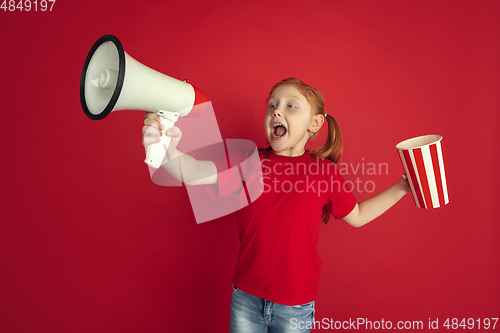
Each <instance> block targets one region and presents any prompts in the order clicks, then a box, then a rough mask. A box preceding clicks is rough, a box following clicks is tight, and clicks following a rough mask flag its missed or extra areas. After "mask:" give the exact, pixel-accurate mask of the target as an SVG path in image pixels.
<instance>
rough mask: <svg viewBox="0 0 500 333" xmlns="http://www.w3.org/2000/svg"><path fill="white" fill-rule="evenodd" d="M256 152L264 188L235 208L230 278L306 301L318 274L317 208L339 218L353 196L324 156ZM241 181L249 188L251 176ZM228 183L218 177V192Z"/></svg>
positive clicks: (264, 294) (287, 300)
mask: <svg viewBox="0 0 500 333" xmlns="http://www.w3.org/2000/svg"><path fill="white" fill-rule="evenodd" d="M259 156H260V161H261V167H262V175H263V185H264V187H263V192H262V194H261V195H260V196H259V197H258V198H257V200H255V201H253V202H251V203H250V204H249V205H248V206H246V207H244V208H242V209H240V210H239V211H237V212H236V217H237V220H238V236H239V239H240V248H239V252H238V259H237V262H236V268H235V271H234V275H233V280H232V282H233V284H234V285H235V286H236V287H237V288H239V289H241V290H243V291H244V292H247V293H249V294H252V295H255V296H257V297H260V298H263V299H266V300H269V301H272V302H275V303H279V304H285V305H298V304H304V303H308V302H311V301H313V300H315V298H316V295H317V288H318V285H319V281H320V273H321V260H320V258H319V255H318V251H317V243H318V236H319V227H320V225H321V212H322V208H323V206H324V205H329V207H330V208H331V211H332V214H333V216H334V217H335V218H337V219H342V218H344V217H345V216H347V215H348V214H349V213H350V212H351V211H352V209H353V208H354V207H355V205H356V199H355V198H354V196H353V195H352V193H351V192H350V189H348V188H346V187H347V186H346V185H345V182H344V179H343V178H342V176H341V175H340V174H339V172H338V169H337V167H336V165H335V164H334V163H332V162H331V161H329V160H326V159H316V158H313V157H312V156H310V155H309V153H308V152H306V153H305V154H304V155H301V156H297V157H288V156H281V155H276V154H275V153H274V152H273V151H272V150H271V149H270V148H268V149H259ZM246 180H247V186H248V187H249V188H251V187H252V186H251V182H252V179H251V177H250V178H247V179H246ZM259 181H261V180H260V179H259ZM228 183H231V184H233V182H231V181H226V180H224V179H223V178H218V184H219V193H220V194H222V193H224V192H228V189H227V188H229V187H230V186H224V185H223V184H226V185H227V184H228ZM249 183H250V184H249ZM222 187H226V189H225V190H223V189H222Z"/></svg>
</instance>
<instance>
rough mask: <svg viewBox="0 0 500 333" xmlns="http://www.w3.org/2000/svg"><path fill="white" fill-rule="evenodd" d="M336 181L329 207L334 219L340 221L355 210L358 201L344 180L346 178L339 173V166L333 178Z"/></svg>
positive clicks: (329, 199)
mask: <svg viewBox="0 0 500 333" xmlns="http://www.w3.org/2000/svg"><path fill="white" fill-rule="evenodd" d="M332 177H333V178H334V179H333V180H334V182H333V184H334V185H335V186H332V192H331V193H330V196H329V198H328V204H327V207H328V209H329V210H330V211H331V213H332V215H333V217H335V218H336V219H338V220H341V219H343V218H344V217H346V216H347V215H349V213H350V212H352V210H353V209H354V207H355V206H356V204H357V200H356V198H355V197H354V195H353V194H352V192H351V188H350V186H349V184H347V183H346V182H345V180H344V177H342V175H341V174H340V173H339V171H338V169H337V166H335V172H334V175H333V176H332Z"/></svg>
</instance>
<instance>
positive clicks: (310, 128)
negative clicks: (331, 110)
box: [264, 85, 324, 156]
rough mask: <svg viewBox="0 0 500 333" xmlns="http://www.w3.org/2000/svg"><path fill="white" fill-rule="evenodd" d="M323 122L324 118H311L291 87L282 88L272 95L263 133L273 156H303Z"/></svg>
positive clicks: (307, 109) (315, 116)
mask: <svg viewBox="0 0 500 333" xmlns="http://www.w3.org/2000/svg"><path fill="white" fill-rule="evenodd" d="M323 122H324V118H323V116H322V115H314V114H313V110H312V106H311V104H309V102H308V101H307V99H306V98H305V97H304V95H302V94H301V93H300V92H299V91H298V90H297V89H296V88H295V87H294V86H290V85H282V86H279V87H277V88H276V89H274V90H273V91H272V93H271V96H270V97H269V100H268V103H267V112H266V116H265V117H264V130H265V132H266V136H267V140H269V143H270V144H271V148H272V149H273V151H274V152H275V153H276V154H278V155H285V156H300V155H302V154H303V153H304V151H305V149H304V147H305V145H306V143H307V140H309V138H310V137H311V134H312V133H314V132H316V131H318V130H319V129H320V128H321V125H323Z"/></svg>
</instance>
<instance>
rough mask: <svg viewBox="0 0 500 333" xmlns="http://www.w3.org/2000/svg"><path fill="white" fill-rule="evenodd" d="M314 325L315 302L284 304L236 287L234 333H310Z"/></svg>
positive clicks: (233, 311) (232, 311)
mask: <svg viewBox="0 0 500 333" xmlns="http://www.w3.org/2000/svg"><path fill="white" fill-rule="evenodd" d="M313 325H314V301H312V302H310V303H306V304H301V305H293V306H291V305H283V304H278V303H273V302H269V301H267V300H265V299H262V298H259V297H257V296H253V295H250V294H248V293H246V292H244V291H243V290H240V289H238V288H236V287H234V286H233V295H232V301H231V320H230V324H229V332H230V333H264V332H266V333H267V332H269V333H299V332H300V333H308V332H310V331H311V328H312V326H313Z"/></svg>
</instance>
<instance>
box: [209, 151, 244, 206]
mask: <svg viewBox="0 0 500 333" xmlns="http://www.w3.org/2000/svg"><path fill="white" fill-rule="evenodd" d="M228 157H229V156H223V157H220V158H217V159H214V160H212V162H214V164H215V167H216V168H217V182H216V183H215V184H211V185H207V186H206V188H207V191H208V193H209V194H210V196H212V197H214V198H218V197H225V196H228V195H230V194H233V193H237V192H239V191H241V186H242V183H241V177H240V172H239V169H238V168H237V167H233V168H230V167H229V165H228Z"/></svg>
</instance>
